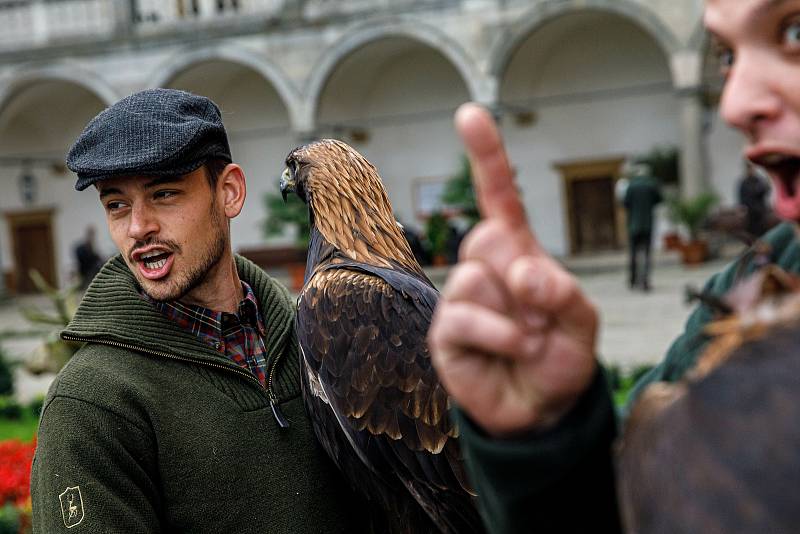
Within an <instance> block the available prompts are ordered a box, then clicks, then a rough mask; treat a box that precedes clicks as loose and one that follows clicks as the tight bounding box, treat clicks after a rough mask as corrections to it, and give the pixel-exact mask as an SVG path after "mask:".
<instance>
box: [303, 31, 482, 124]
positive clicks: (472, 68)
mask: <svg viewBox="0 0 800 534" xmlns="http://www.w3.org/2000/svg"><path fill="white" fill-rule="evenodd" d="M346 34H347V37H346V38H344V39H342V40H341V41H339V42H337V43H336V44H335V45H334V46H333V47H331V49H330V50H328V51H327V52H326V53H325V54H324V55H323V56H322V57H321V58H320V59H319V60H318V61H317V63H316V65H315V66H314V68H313V69H312V70H311V76H310V77H309V80H308V82H307V83H306V84H305V85H306V90H305V103H306V116H307V118H308V123H309V124H310V125H311V124H313V121H314V117H316V116H317V110H318V106H319V98H320V95H321V93H322V91H323V90H324V88H325V85H326V84H327V82H328V79H329V78H330V76H331V74H332V73H333V72H334V71H335V70H336V68H337V66H338V65H339V64H341V62H342V61H343V60H344V59H346V58H347V57H349V56H350V55H351V54H352V53H353V52H355V51H356V50H359V49H362V48H364V47H365V46H367V45H369V44H370V43H372V42H376V41H380V40H385V39H389V38H405V39H408V40H411V41H416V42H419V43H420V44H422V45H424V46H427V47H429V48H431V49H432V50H435V51H437V52H438V53H440V54H441V55H442V57H444V58H446V59H447V61H448V62H449V63H450V64H451V65H452V66H453V67H454V68H455V69H456V71H457V72H458V73H459V76H460V78H461V80H462V81H463V83H464V84H465V85H466V86H467V89H468V94H469V99H470V100H475V101H478V102H486V103H492V102H493V97H494V85H493V81H492V79H491V78H487V77H486V76H485V75H484V74H483V73H482V72H481V71H480V69H479V68H478V67H477V65H476V63H475V60H474V58H472V57H471V56H470V55H469V54H468V53H467V52H466V50H465V49H464V48H463V47H462V46H461V45H460V44H459V43H457V42H456V41H455V40H453V39H452V38H451V37H449V36H447V35H446V34H444V33H443V32H441V31H439V30H438V29H436V28H432V27H430V26H428V25H427V24H424V23H421V22H420V21H418V20H408V19H397V18H392V19H388V20H379V21H370V22H366V23H363V24H359V25H358V26H356V27H354V28H351V29H349V30H348V31H347V32H346Z"/></svg>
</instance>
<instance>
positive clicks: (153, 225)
mask: <svg viewBox="0 0 800 534" xmlns="http://www.w3.org/2000/svg"><path fill="white" fill-rule="evenodd" d="M158 230H159V225H158V219H157V218H156V217H155V213H153V210H152V209H150V208H149V207H148V206H147V205H146V204H144V203H138V204H134V205H133V206H132V207H131V217H130V223H129V224H128V237H130V238H132V239H135V240H137V241H145V240H146V239H147V238H148V236H150V235H152V234H155V233H158Z"/></svg>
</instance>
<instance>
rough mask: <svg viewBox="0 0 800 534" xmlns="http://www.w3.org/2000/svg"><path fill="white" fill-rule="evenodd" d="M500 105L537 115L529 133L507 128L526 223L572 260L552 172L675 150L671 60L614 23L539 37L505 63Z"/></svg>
mask: <svg viewBox="0 0 800 534" xmlns="http://www.w3.org/2000/svg"><path fill="white" fill-rule="evenodd" d="M598 91H599V92H598ZM570 95H571V96H570ZM501 101H502V102H504V103H512V104H514V105H516V106H519V107H523V108H527V109H532V110H533V111H535V113H536V115H537V121H536V123H535V124H534V125H533V126H529V127H523V128H521V127H518V126H516V125H514V123H513V121H512V120H510V119H507V120H505V121H504V123H505V127H504V133H505V138H506V142H507V144H508V148H509V152H510V156H511V159H512V161H513V164H514V165H515V167H516V169H517V173H518V181H519V184H520V187H521V189H522V192H523V198H524V203H525V206H526V209H527V211H528V217H529V220H530V222H531V224H532V225H533V226H534V228H535V229H536V231H537V233H538V235H539V238H540V240H541V242H542V244H543V245H544V246H545V248H546V249H547V250H549V251H550V252H552V253H554V254H556V255H563V254H566V253H568V252H569V236H568V226H567V221H566V213H565V194H564V191H563V190H562V178H561V176H560V174H559V173H558V171H557V170H556V169H554V168H553V165H554V164H556V163H564V162H569V161H572V160H592V159H605V158H614V157H619V156H632V155H635V154H638V153H641V152H645V151H648V150H649V149H651V148H652V147H653V146H656V145H664V144H671V145H678V144H679V139H680V137H679V135H680V133H679V122H678V117H677V112H678V109H677V103H676V99H675V96H674V94H673V92H672V89H671V85H670V74H669V68H668V65H667V62H666V59H665V57H664V55H663V53H662V52H661V50H660V49H659V48H658V46H657V45H656V44H655V42H654V41H653V40H652V39H651V38H650V37H649V36H648V35H647V34H645V33H644V32H643V31H642V30H640V29H639V28H637V27H636V26H634V25H633V24H631V23H629V22H627V21H625V20H624V19H622V18H619V17H615V16H610V15H606V14H601V13H596V12H593V13H580V14H576V15H568V16H565V17H562V18H560V19H557V20H556V21H554V22H552V23H550V24H548V25H546V26H544V27H543V28H541V29H540V30H539V31H537V32H534V33H533V34H532V35H531V36H530V37H529V39H528V40H527V41H526V42H525V43H524V44H523V45H522V46H521V47H520V48H519V49H518V51H517V53H516V55H515V56H514V58H513V59H512V61H511V62H510V63H509V67H508V70H507V72H506V77H505V79H504V80H503V85H502V87H501Z"/></svg>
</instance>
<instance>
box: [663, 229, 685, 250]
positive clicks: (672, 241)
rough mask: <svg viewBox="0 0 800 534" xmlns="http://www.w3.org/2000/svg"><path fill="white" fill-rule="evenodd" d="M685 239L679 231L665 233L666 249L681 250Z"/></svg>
mask: <svg viewBox="0 0 800 534" xmlns="http://www.w3.org/2000/svg"><path fill="white" fill-rule="evenodd" d="M682 244H683V240H682V239H681V236H680V234H678V233H677V232H670V233H668V234H664V250H680V249H681V245H682Z"/></svg>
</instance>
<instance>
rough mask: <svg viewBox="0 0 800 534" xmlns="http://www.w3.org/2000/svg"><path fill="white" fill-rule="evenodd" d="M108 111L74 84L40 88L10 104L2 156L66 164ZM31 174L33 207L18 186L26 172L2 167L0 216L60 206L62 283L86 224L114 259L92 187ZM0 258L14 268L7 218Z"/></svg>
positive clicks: (56, 225)
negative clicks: (43, 158) (88, 125)
mask: <svg viewBox="0 0 800 534" xmlns="http://www.w3.org/2000/svg"><path fill="white" fill-rule="evenodd" d="M103 107H104V106H103V104H102V103H101V102H100V100H99V99H98V98H97V97H95V96H94V95H91V94H90V93H89V92H87V91H86V90H84V89H81V88H78V87H76V86H74V85H71V84H67V83H63V82H42V83H39V84H36V85H35V86H33V87H31V88H28V89H26V90H25V92H24V93H21V94H20V96H19V97H17V98H16V99H14V100H13V101H12V102H10V104H9V106H7V108H6V109H5V110H4V112H3V113H2V115H0V154H2V155H15V156H24V155H26V154H27V155H44V156H48V157H53V158H55V159H57V160H60V161H63V160H64V157H65V155H66V152H67V150H68V149H69V147H70V145H71V144H72V142H73V141H74V139H75V138H76V137H77V136H78V134H80V132H81V131H82V130H83V128H84V126H85V125H86V122H88V121H89V120H90V119H91V118H92V117H93V116H94V115H95V114H96V113H97V112H99V111H100V110H101V109H103ZM31 172H32V174H33V175H34V176H35V177H36V180H37V183H38V198H37V200H36V202H35V203H34V204H32V205H30V206H24V205H23V204H22V199H21V196H20V193H19V188H18V185H17V184H18V180H19V177H20V175H21V174H22V168H21V167H17V166H11V167H9V166H3V167H0V212H6V211H20V210H27V209H42V208H48V207H56V211H55V215H54V220H53V233H54V236H53V237H54V245H55V256H56V269H57V276H58V277H59V280H60V283H62V284H63V283H65V282H68V281H69V280H70V277H71V275H72V273H73V272H74V271H75V264H74V258H73V248H74V247H75V245H76V244H77V243H78V242H79V241H80V240H81V239H82V238H83V236H84V233H85V230H86V227H87V226H89V225H93V226H95V228H96V229H97V236H96V246H97V248H98V251H99V252H101V253H102V254H103V255H107V256H109V255H111V254H112V253H114V252H115V250H116V249H115V247H114V245H113V242H112V241H111V239H110V237H109V236H108V232H107V230H106V229H105V228H106V224H105V215H104V212H103V210H102V207H101V205H100V203H99V201H98V199H97V195H96V194H95V193H94V190H93V189H87V190H86V191H84V192H80V193H79V192H77V191H75V189H74V186H75V180H76V176H75V175H74V174H73V173H71V172H69V171H67V172H65V173H63V174H62V173H58V172H54V171H53V170H52V169H49V168H47V167H42V166H34V167H32V168H31ZM31 246H37V244H36V243H31ZM0 256H2V269H3V270H11V269H12V268H13V256H12V250H11V236H10V235H9V232H8V228H7V225H6V221H5V217H3V218H0Z"/></svg>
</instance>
